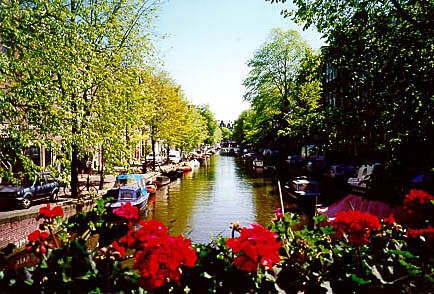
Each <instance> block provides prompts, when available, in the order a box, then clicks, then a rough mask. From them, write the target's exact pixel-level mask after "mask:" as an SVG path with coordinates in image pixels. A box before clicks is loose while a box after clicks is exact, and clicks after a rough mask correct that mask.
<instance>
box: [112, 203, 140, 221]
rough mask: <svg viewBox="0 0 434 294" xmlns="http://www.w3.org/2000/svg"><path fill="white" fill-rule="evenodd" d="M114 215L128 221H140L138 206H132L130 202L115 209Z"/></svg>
mask: <svg viewBox="0 0 434 294" xmlns="http://www.w3.org/2000/svg"><path fill="white" fill-rule="evenodd" d="M113 213H114V214H116V215H117V216H119V217H123V218H125V219H127V220H128V221H132V220H138V219H139V209H138V208H137V207H136V206H133V205H131V203H130V202H127V203H125V204H124V203H122V204H121V207H119V208H116V209H113Z"/></svg>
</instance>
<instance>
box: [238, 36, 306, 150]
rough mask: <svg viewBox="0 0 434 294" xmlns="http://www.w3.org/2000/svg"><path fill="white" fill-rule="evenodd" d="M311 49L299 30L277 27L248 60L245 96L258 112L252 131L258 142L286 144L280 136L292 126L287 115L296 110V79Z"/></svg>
mask: <svg viewBox="0 0 434 294" xmlns="http://www.w3.org/2000/svg"><path fill="white" fill-rule="evenodd" d="M308 48H309V47H308V45H307V43H306V42H305V41H303V40H302V39H301V37H300V35H299V34H298V33H297V32H296V31H294V30H289V31H287V32H283V31H281V30H279V29H275V30H273V31H272V33H271V35H270V38H269V40H268V41H267V42H266V43H264V44H263V45H262V46H261V47H260V48H259V49H258V50H257V51H256V52H255V54H254V56H253V58H252V59H251V60H250V61H249V62H248V66H249V67H250V68H251V70H250V72H249V74H248V76H247V78H246V79H245V80H244V82H243V85H244V86H245V87H246V93H245V95H244V99H245V100H246V101H248V102H250V104H251V108H252V109H253V110H254V113H255V120H254V125H255V128H254V129H252V130H251V132H253V133H254V136H255V137H256V141H257V142H258V143H259V142H261V143H262V144H263V145H270V144H282V142H276V138H278V134H283V133H282V132H280V131H281V130H286V129H288V120H286V119H285V115H288V114H289V113H290V112H293V111H294V109H292V107H293V101H292V100H293V99H295V98H294V95H295V94H296V93H295V90H296V79H297V75H298V74H299V72H300V69H301V61H302V60H303V58H304V57H305V56H306V52H307V50H308Z"/></svg>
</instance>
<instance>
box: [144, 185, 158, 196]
mask: <svg viewBox="0 0 434 294" xmlns="http://www.w3.org/2000/svg"><path fill="white" fill-rule="evenodd" d="M146 190H148V193H149V194H155V192H157V186H156V185H154V184H147V185H146Z"/></svg>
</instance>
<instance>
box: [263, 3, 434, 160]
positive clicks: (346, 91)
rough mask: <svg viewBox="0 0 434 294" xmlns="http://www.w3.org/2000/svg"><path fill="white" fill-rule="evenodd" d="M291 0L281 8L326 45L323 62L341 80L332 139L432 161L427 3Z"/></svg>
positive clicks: (433, 19) (431, 15)
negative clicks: (318, 34)
mask: <svg viewBox="0 0 434 294" xmlns="http://www.w3.org/2000/svg"><path fill="white" fill-rule="evenodd" d="M271 2H285V1H282V0H280V1H271ZM293 2H294V4H295V5H296V6H297V9H296V10H294V11H289V10H288V11H286V14H287V15H288V16H291V17H292V18H293V19H294V20H296V21H298V22H300V23H304V24H305V25H306V27H309V26H315V27H317V28H318V30H319V31H320V32H321V33H323V35H324V37H325V38H326V42H327V43H328V46H327V47H326V48H324V49H325V50H324V61H325V63H327V64H328V65H330V66H331V67H332V68H333V69H334V70H335V71H336V73H337V83H338V84H339V85H340V87H339V89H338V90H339V92H338V93H339V97H337V98H338V103H337V107H335V109H334V110H333V114H334V115H333V116H331V118H332V119H333V120H334V121H335V123H334V125H333V127H334V130H335V134H336V141H338V142H337V143H342V144H348V143H345V142H351V144H352V145H353V146H354V148H357V147H359V148H360V147H363V146H365V147H366V148H367V149H368V150H369V151H370V152H371V153H372V152H376V151H382V152H383V153H385V154H386V155H387V156H388V158H389V159H397V160H400V161H402V162H404V163H407V164H412V165H414V164H423V165H425V164H427V163H428V162H431V163H432V159H433V156H432V152H430V149H431V148H430V146H432V143H433V136H432V134H433V133H434V123H433V115H434V113H433V109H434V108H433V106H434V105H433V103H434V99H433V97H434V90H433V87H432V86H431V85H432V84H433V82H434V81H433V79H434V59H433V56H434V54H433V53H434V51H433V50H434V49H433V47H432V44H433V42H434V2H433V1H432V0H417V1H396V0H385V1H380V2H374V1H350V2H349V1H338V2H336V1H328V0H327V1H321V2H318V1H310V0H308V1H305V0H296V1H293ZM338 117H339V119H337V118H338ZM356 150H357V149H356ZM430 154H431V155H430ZM427 159H428V160H427Z"/></svg>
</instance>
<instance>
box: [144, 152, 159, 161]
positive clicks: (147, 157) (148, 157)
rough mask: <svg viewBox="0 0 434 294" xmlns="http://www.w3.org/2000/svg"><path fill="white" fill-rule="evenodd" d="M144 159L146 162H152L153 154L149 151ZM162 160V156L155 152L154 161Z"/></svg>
mask: <svg viewBox="0 0 434 294" xmlns="http://www.w3.org/2000/svg"><path fill="white" fill-rule="evenodd" d="M146 161H147V162H152V161H154V154H153V153H149V154H148V155H146ZM162 162H163V157H162V156H161V155H160V154H158V153H157V154H155V163H162Z"/></svg>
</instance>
